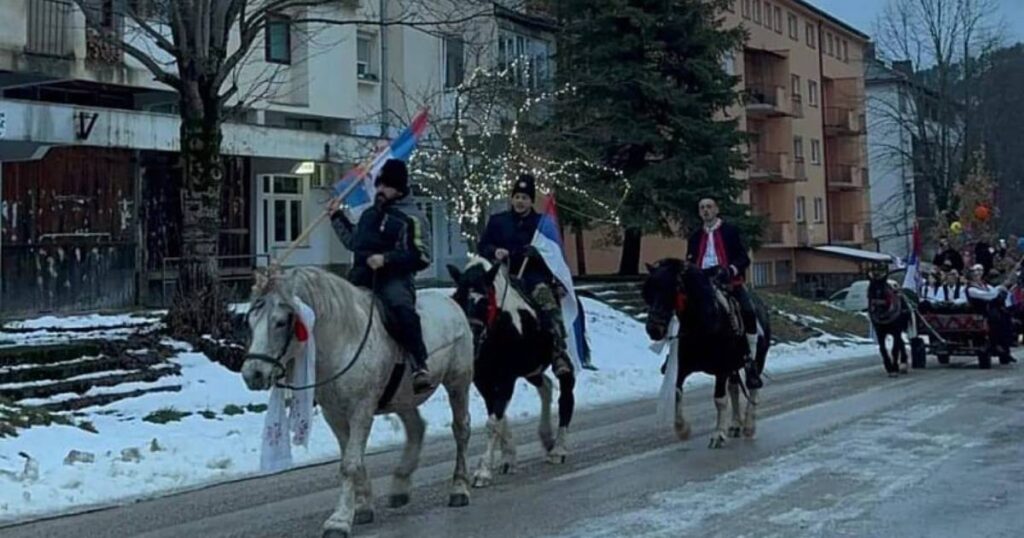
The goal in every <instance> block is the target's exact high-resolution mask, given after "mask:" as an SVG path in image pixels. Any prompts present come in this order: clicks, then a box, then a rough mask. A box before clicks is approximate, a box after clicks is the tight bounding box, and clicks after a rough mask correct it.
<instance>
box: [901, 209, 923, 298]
mask: <svg viewBox="0 0 1024 538" xmlns="http://www.w3.org/2000/svg"><path fill="white" fill-rule="evenodd" d="M911 237H912V247H911V251H910V256H909V257H907V274H906V276H904V277H903V289H907V290H912V291H913V292H914V293H919V292H920V290H921V229H920V228H919V227H918V225H917V223H916V222H915V223H914V232H913V235H912V236H911Z"/></svg>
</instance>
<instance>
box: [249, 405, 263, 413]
mask: <svg viewBox="0 0 1024 538" xmlns="http://www.w3.org/2000/svg"><path fill="white" fill-rule="evenodd" d="M245 410H246V411H248V412H250V413H262V412H264V411H266V410H267V404H249V405H247V406H245Z"/></svg>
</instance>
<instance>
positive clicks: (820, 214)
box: [814, 197, 825, 224]
mask: <svg viewBox="0 0 1024 538" xmlns="http://www.w3.org/2000/svg"><path fill="white" fill-rule="evenodd" d="M814 222H816V223H818V224H821V223H822V222H825V201H824V200H822V199H821V198H820V197H818V198H815V199H814Z"/></svg>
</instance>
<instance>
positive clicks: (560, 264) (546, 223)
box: [530, 194, 586, 372]
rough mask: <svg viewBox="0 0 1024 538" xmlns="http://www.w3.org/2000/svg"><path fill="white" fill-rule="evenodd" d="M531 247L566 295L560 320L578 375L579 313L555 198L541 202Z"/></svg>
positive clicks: (581, 340)
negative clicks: (538, 220)
mask: <svg viewBox="0 0 1024 538" xmlns="http://www.w3.org/2000/svg"><path fill="white" fill-rule="evenodd" d="M530 244H531V245H532V246H533V248H535V249H537V252H538V253H539V254H540V256H541V258H542V259H543V260H544V264H545V265H547V266H548V270H549V271H551V274H552V275H554V277H555V278H556V279H558V282H559V283H560V284H561V285H562V287H563V288H565V290H566V291H567V292H568V293H566V295H565V297H563V298H562V321H563V322H564V323H565V335H566V348H567V349H568V351H569V357H570V358H571V359H572V363H573V366H574V367H575V368H576V371H577V372H579V371H580V368H581V367H582V359H583V353H584V351H583V350H584V339H585V338H586V335H585V334H583V330H584V329H583V327H584V325H583V312H582V311H581V310H580V308H579V303H577V302H576V290H575V289H574V288H573V285H572V271H570V270H569V264H568V263H567V262H566V261H565V252H564V251H563V250H562V234H561V233H560V232H559V231H558V210H557V206H556V204H555V195H554V194H549V195H548V196H547V200H545V203H544V211H543V212H542V213H541V216H540V222H539V223H538V224H537V231H536V232H534V234H533V241H531V242H530Z"/></svg>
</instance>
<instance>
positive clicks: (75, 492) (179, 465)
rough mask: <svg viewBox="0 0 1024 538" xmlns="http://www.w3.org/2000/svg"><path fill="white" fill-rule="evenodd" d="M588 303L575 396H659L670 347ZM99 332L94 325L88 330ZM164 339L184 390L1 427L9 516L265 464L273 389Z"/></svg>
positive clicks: (381, 437)
mask: <svg viewBox="0 0 1024 538" xmlns="http://www.w3.org/2000/svg"><path fill="white" fill-rule="evenodd" d="M584 307H585V309H586V312H587V330H588V335H589V340H590V345H591V349H592V350H593V357H592V358H593V363H594V364H595V366H597V367H598V368H600V370H599V371H596V372H594V371H586V372H583V373H581V375H580V379H579V381H578V383H577V386H576V402H577V406H578V407H579V408H581V409H585V408H589V407H594V406H597V405H601V404H608V403H613V402H617V401H628V400H634V399H638V398H651V397H654V396H655V395H656V394H657V392H658V388H659V386H660V384H661V378H660V375H659V373H658V369H659V367H660V365H661V362H662V357H659V356H657V355H655V354H654V353H653V352H652V351H651V350H650V349H649V341H648V338H647V335H646V333H645V331H644V328H643V325H642V324H641V323H639V322H637V321H636V320H634V319H632V318H630V317H629V316H627V315H626V314H623V313H621V312H619V311H617V310H614V309H612V308H611V307H609V306H607V305H605V304H604V303H600V302H597V301H593V300H590V299H584ZM136 319H144V320H146V321H147V322H149V323H152V319H153V318H133V317H125V316H118V317H111V318H104V317H101V316H92V317H90V318H86V319H83V318H73V319H72V320H71V321H70V322H69V323H72V324H74V326H75V327H76V329H80V328H82V327H97V328H102V327H110V326H113V327H115V328H113V329H110V331H111V333H112V334H111V335H110V337H117V336H120V335H121V334H122V331H124V330H125V329H124V327H125V326H126V325H139V326H142V325H144V324H143V323H142V322H136ZM61 323H63V321H62V320H61V319H56V318H51V319H46V320H37V321H33V322H28V323H24V324H20V325H19V328H21V329H32V328H36V327H48V328H51V329H52V328H53V327H59V326H61ZM90 324H91V325H90ZM101 332H102V330H100V329H97V331H94V332H93V333H91V334H90V337H95V336H96V334H97V333H101ZM33 334H34V333H31V332H29V333H25V334H18V333H15V334H8V335H5V337H4V338H5V339H7V340H8V341H10V340H11V339H12V338H13V339H14V340H15V341H14V342H11V343H15V344H18V343H25V342H30V341H32V340H33V338H34V337H33ZM19 338H23V339H24V341H25V342H22V341H18V340H19ZM165 343H166V344H168V345H170V346H172V347H173V348H174V349H175V350H176V351H177V353H176V355H175V356H174V357H173V358H172V359H171V360H172V361H173V362H175V363H177V364H178V365H180V366H181V377H174V376H168V377H164V378H161V379H160V380H158V381H155V382H153V383H140V384H139V385H140V386H146V387H152V386H159V385H161V384H174V385H181V386H182V389H181V390H180V391H179V392H163V393H152V394H147V395H144V396H141V397H137V398H133V399H128V400H122V401H118V402H114V403H111V404H108V405H105V406H97V407H92V408H88V409H85V410H83V413H84V416H81V417H78V418H79V419H81V420H87V421H90V422H91V423H92V424H93V426H94V427H95V429H96V431H97V432H98V433H90V432H87V431H84V430H82V429H79V428H75V427H70V426H56V425H54V426H49V427H33V428H30V429H27V430H21V431H20V432H19V435H18V437H14V438H0V522H2V521H10V520H16V519H28V518H31V517H33V516H40V515H43V514H52V513H55V512H66V511H74V510H81V509H83V508H85V507H90V506H95V505H103V504H111V503H117V502H126V501H129V500H132V499H138V498H142V497H147V496H155V495H158V494H164V493H167V492H170V491H176V490H182V489H188V488H194V487H197V486H200V485H206V484H209V483H213V482H218V481H225V480H231V479H235V478H240V477H243V476H251V475H253V474H255V473H257V472H258V470H259V461H260V458H259V450H260V435H261V432H262V426H263V420H264V412H263V411H264V409H265V404H266V402H267V399H268V393H264V392H250V391H249V390H247V389H246V388H245V385H244V383H243V382H242V379H241V376H239V375H238V374H235V373H233V372H230V371H229V370H227V369H225V368H224V367H222V366H221V365H219V364H217V363H214V362H211V361H210V360H208V359H207V358H206V356H204V355H202V354H201V353H197V352H195V351H193V350H192V349H191V347H190V346H188V345H186V344H182V343H180V342H171V341H167V342H165ZM8 345H10V343H8ZM873 352H874V348H873V346H871V345H870V344H868V343H867V341H865V340H851V339H842V338H837V337H833V336H822V337H818V338H814V339H811V340H808V341H806V342H803V343H801V344H798V345H781V346H777V347H775V348H773V350H772V352H771V355H770V356H769V365H768V371H769V373H781V372H785V371H789V370H796V369H800V368H806V367H810V366H815V365H821V364H823V363H826V362H830V361H838V360H843V359H848V358H851V357H859V356H864V355H867V354H870V353H873ZM708 382H709V378H707V377H705V376H694V377H693V378H691V381H689V382H688V384H693V385H695V386H696V385H699V384H706V383H708ZM59 396H60V395H58V396H56V397H55V398H57V397H59ZM421 410H422V413H423V415H424V418H425V419H426V420H427V422H428V424H429V426H428V434H433V435H443V436H446V435H449V431H450V426H449V424H450V410H449V406H448V402H447V401H446V396H445V394H444V392H443V391H439V392H438V393H437V394H435V396H434V397H433V398H432V399H431V400H430V401H428V402H427V403H426V404H425V405H424V406H423V408H421ZM537 411H538V406H537V398H536V396H535V393H534V391H533V390H532V388H530V387H529V386H528V385H527V384H526V383H525V382H521V383H520V385H519V387H517V392H516V395H515V398H514V400H513V402H512V404H511V406H510V409H509V416H510V417H511V418H512V419H513V420H524V419H528V418H531V417H535V416H536V415H537ZM471 413H472V417H473V424H474V426H481V425H482V424H483V423H484V422H485V420H486V413H485V411H484V406H483V400H482V399H480V398H479V396H477V395H476V392H475V390H474V392H473V400H472V408H471ZM144 418H145V419H147V420H143V419H144ZM402 438H403V433H402V427H401V423H400V422H399V421H398V420H397V418H395V417H392V416H384V417H378V419H377V420H376V422H375V425H374V428H373V431H372V434H371V437H370V441H369V445H370V449H371V450H381V449H383V448H386V447H388V446H389V445H392V444H394V443H398V442H400V441H401V440H402ZM294 456H295V460H296V462H297V464H298V465H302V464H310V463H316V462H322V461H325V460H330V459H333V458H336V457H337V456H338V446H337V444H336V442H335V440H334V436H333V435H332V434H331V432H330V431H329V429H328V428H327V426H326V423H324V421H323V420H319V419H317V420H316V421H315V426H314V428H313V432H312V434H311V439H310V443H309V447H308V448H305V449H303V448H296V449H295V451H294Z"/></svg>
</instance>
